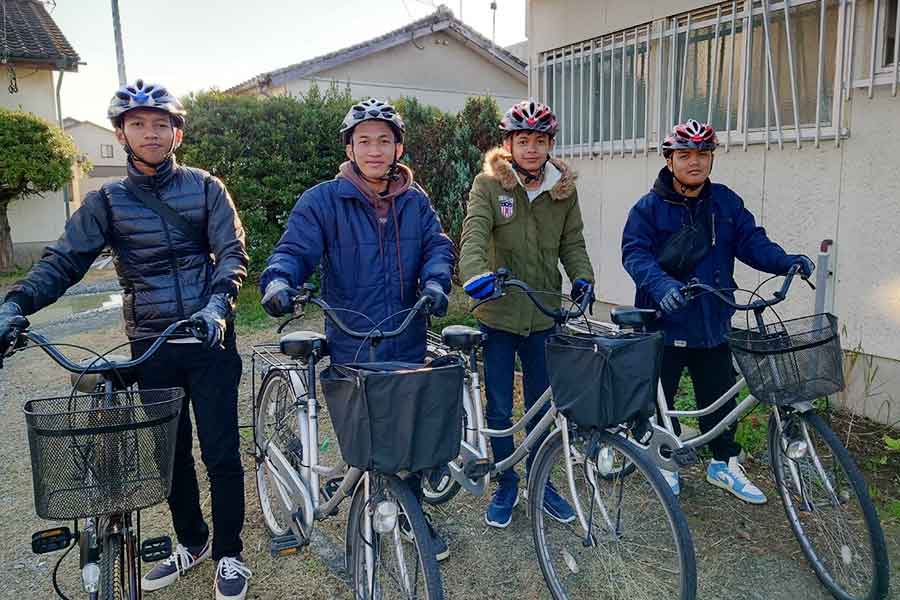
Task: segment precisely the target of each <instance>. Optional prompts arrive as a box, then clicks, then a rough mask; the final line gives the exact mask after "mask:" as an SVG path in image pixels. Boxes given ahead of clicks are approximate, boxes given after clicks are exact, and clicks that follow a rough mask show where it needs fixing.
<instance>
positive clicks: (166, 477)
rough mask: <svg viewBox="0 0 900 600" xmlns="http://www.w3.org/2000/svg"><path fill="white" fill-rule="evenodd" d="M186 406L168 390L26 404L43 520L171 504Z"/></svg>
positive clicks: (36, 492)
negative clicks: (181, 416)
mask: <svg viewBox="0 0 900 600" xmlns="http://www.w3.org/2000/svg"><path fill="white" fill-rule="evenodd" d="M183 398H184V392H183V391H182V390H181V389H180V388H167V389H158V390H140V391H120V392H115V393H112V394H106V393H102V392H101V393H95V394H86V395H77V396H76V395H72V396H62V397H58V398H44V399H39V400H29V401H28V402H26V403H25V421H26V424H27V427H28V444H29V446H30V448H31V476H32V480H33V483H34V508H35V511H36V512H37V514H38V516H39V517H41V518H43V519H48V520H56V521H63V520H69V519H78V518H81V517H92V516H99V515H105V514H112V513H119V512H131V511H133V510H138V509H141V508H146V507H148V506H152V505H153V504H157V503H159V502H162V501H163V500H165V499H166V498H167V497H168V495H169V489H170V487H171V482H172V459H173V457H174V450H175V438H176V433H177V431H178V416H179V411H180V410H181V405H182V400H183Z"/></svg>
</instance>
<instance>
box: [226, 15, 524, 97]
mask: <svg viewBox="0 0 900 600" xmlns="http://www.w3.org/2000/svg"><path fill="white" fill-rule="evenodd" d="M426 29H430V30H431V31H441V30H448V31H450V32H452V33H455V34H456V35H458V36H461V37H463V38H466V39H467V40H469V41H471V42H473V43H474V44H475V45H477V46H478V47H480V48H481V49H482V50H483V51H485V52H486V53H487V54H488V55H489V56H490V58H491V59H492V60H494V61H495V62H497V63H501V64H503V65H505V66H507V67H508V68H510V69H511V70H513V71H516V72H518V74H519V75H520V76H521V77H522V78H523V79H525V78H527V68H528V65H527V64H526V63H524V62H522V61H521V60H519V59H518V58H516V56H514V55H513V54H511V53H510V52H507V51H506V50H504V49H503V48H501V47H500V46H496V45H494V44H493V43H492V42H491V40H489V39H487V38H486V37H484V36H483V35H481V34H480V33H478V32H477V31H475V30H474V29H472V28H471V27H469V26H468V25H466V24H465V23H463V22H462V21H460V20H459V19H457V18H456V17H455V16H453V12H452V11H451V10H450V9H449V8H447V7H446V6H443V5H441V6H440V7H438V9H437V11H436V12H434V13H432V14H430V15H428V16H427V17H424V18H422V19H419V20H418V21H413V22H412V23H410V24H408V25H406V26H404V27H401V28H400V29H396V30H394V31H391V32H390V33H386V34H384V35H382V36H379V37H377V38H373V39H371V40H368V41H366V42H362V43H361V44H356V45H354V46H350V47H348V48H343V49H342V50H337V51H336V52H331V53H329V54H323V55H322V56H317V57H316V58H311V59H309V60H305V61H303V62H299V63H296V64H293V65H290V66H287V67H284V68H282V69H276V70H274V71H269V72H267V73H261V74H259V75H257V76H256V77H253V78H252V79H248V80H247V81H244V82H243V83H239V84H237V85H236V86H234V87H231V88H229V89H228V90H226V92H229V93H234V92H242V91H247V90H250V89H254V88H256V87H257V86H258V85H260V84H274V85H278V82H279V81H285V80H289V79H295V78H298V77H305V76H309V75H312V74H314V73H317V72H319V71H324V70H326V69H330V68H333V67H336V66H338V65H340V64H342V63H345V62H349V61H351V60H356V59H358V58H362V57H363V56H366V55H367V54H371V53H374V52H378V51H380V50H384V49H386V48H389V47H392V46H395V45H397V44H400V43H404V42H408V41H410V40H412V39H414V37H415V36H416V33H417V32H421V31H423V30H426Z"/></svg>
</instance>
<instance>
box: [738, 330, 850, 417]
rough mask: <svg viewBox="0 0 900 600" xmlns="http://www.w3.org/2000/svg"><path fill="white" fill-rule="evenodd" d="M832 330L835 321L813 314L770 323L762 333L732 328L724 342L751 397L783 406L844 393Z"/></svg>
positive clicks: (837, 340)
mask: <svg viewBox="0 0 900 600" xmlns="http://www.w3.org/2000/svg"><path fill="white" fill-rule="evenodd" d="M837 327H838V325H837V317H835V316H834V315H830V314H818V315H812V316H809V317H801V318H799V319H791V320H789V321H782V322H777V323H771V324H768V325H766V326H765V331H762V332H760V331H758V330H755V329H735V330H733V331H731V332H730V333H729V334H728V336H727V339H728V344H729V346H731V352H732V353H733V354H734V357H735V359H736V360H737V363H738V366H739V367H740V369H741V373H742V374H743V375H744V379H746V380H747V386H748V387H749V388H750V391H751V392H752V393H753V395H754V396H755V397H756V398H757V399H758V400H759V401H761V402H765V403H768V404H775V405H787V404H794V403H796V402H804V401H807V402H810V401H812V400H815V399H817V398H821V397H823V396H827V395H829V394H833V393H835V392H838V391H840V390H842V389H844V369H843V361H842V354H841V337H840V334H839V333H838V328H837Z"/></svg>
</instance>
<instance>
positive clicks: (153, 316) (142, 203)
mask: <svg viewBox="0 0 900 600" xmlns="http://www.w3.org/2000/svg"><path fill="white" fill-rule="evenodd" d="M107 114H108V117H109V119H110V121H111V122H112V124H113V126H114V127H115V130H116V137H117V138H118V140H119V142H120V143H121V144H122V146H123V147H124V148H125V150H126V152H127V154H128V176H127V177H125V178H124V179H122V180H121V181H117V182H114V183H108V184H106V185H104V186H103V187H102V188H101V189H100V190H98V191H96V192H90V193H88V194H87V196H86V197H85V199H84V203H83V204H82V206H81V208H79V209H78V210H77V211H75V213H74V214H73V215H72V217H71V218H70V219H69V221H68V223H66V228H65V231H64V232H63V234H62V236H61V237H60V238H59V240H57V241H56V242H55V243H53V244H51V245H50V246H48V248H47V250H46V251H45V253H44V256H43V258H42V259H41V260H40V262H38V263H37V264H36V265H35V266H34V268H32V270H31V272H30V273H29V274H28V275H27V276H26V277H25V278H24V279H23V280H22V281H19V282H18V283H16V284H15V285H14V286H13V287H12V289H11V290H10V292H9V293H8V294H7V296H6V299H5V301H4V304H3V305H2V307H0V354H2V352H3V351H5V350H6V345H7V344H8V342H9V334H10V320H9V319H8V318H7V317H6V316H4V315H10V314H14V315H27V314H30V313H33V312H35V311H38V310H40V309H41V308H43V307H45V306H47V305H49V304H52V303H53V302H55V301H56V300H57V299H58V298H59V297H60V296H62V294H63V293H64V292H65V291H66V289H68V288H69V287H70V286H72V285H74V284H75V283H77V282H78V281H79V280H80V279H81V278H82V277H83V276H84V274H85V273H86V272H87V270H88V269H89V268H90V266H91V264H92V263H93V261H94V259H96V258H97V256H98V255H99V254H100V252H101V251H102V250H103V248H104V247H106V246H109V247H110V248H112V250H113V253H114V255H115V266H116V271H117V273H118V276H119V281H120V282H121V283H122V286H123V288H124V307H123V312H124V316H125V329H126V333H127V335H128V337H129V338H130V339H131V340H132V353H133V354H134V355H135V356H138V355H141V354H143V352H144V351H145V350H146V349H147V348H148V347H149V345H150V344H151V343H152V342H153V341H154V339H155V337H154V336H156V335H158V334H159V333H160V332H162V331H163V330H164V329H165V328H166V327H167V326H169V325H170V324H172V323H173V322H175V321H178V320H182V319H193V320H194V321H195V322H196V323H197V324H198V326H199V327H198V329H199V330H200V332H199V337H200V339H197V340H195V339H193V338H190V339H178V340H172V341H170V342H169V343H167V344H164V345H163V347H162V348H161V349H160V350H159V351H158V352H157V353H156V355H154V356H153V358H151V359H150V360H149V361H148V362H147V363H145V364H144V365H143V366H142V367H140V368H139V372H138V374H137V375H138V383H139V385H140V386H141V387H143V388H164V387H180V388H184V390H185V392H186V398H185V404H184V407H183V410H182V411H181V421H180V423H179V427H178V434H177V439H176V445H175V458H174V467H173V474H172V489H171V493H170V495H169V499H168V500H169V507H170V509H171V511H172V521H173V524H174V528H175V533H176V534H177V536H178V545H177V548H176V550H175V552H174V553H173V554H172V555H171V556H170V557H169V558H168V559H166V560H164V561H162V562H161V563H159V564H157V565H156V566H155V567H154V568H153V569H152V570H151V571H150V572H149V573H147V574H146V575H145V576H144V577H143V579H142V580H141V586H142V588H143V589H144V590H145V591H154V590H158V589H161V588H163V587H166V586H168V585H170V584H172V583H174V582H175V581H176V580H177V579H178V577H179V576H181V575H183V574H184V573H186V572H187V571H188V570H190V569H192V568H193V567H194V566H195V565H196V564H197V563H198V562H200V561H201V560H204V559H206V558H209V557H210V555H212V558H213V559H215V560H216V561H218V564H217V569H216V581H215V589H216V598H217V600H231V599H243V598H244V596H245V595H246V591H247V579H248V578H249V577H250V571H249V569H247V567H246V566H245V565H244V563H243V560H242V558H241V550H242V548H243V546H242V543H241V536H240V534H241V528H242V527H243V523H244V475H243V469H242V467H241V458H240V452H239V438H238V423H237V390H238V382H239V381H240V376H241V359H240V356H239V355H238V353H237V349H236V346H235V335H234V327H233V322H232V307H233V304H234V299H235V298H236V297H237V293H238V290H239V289H240V287H241V284H242V283H243V281H244V278H245V277H246V275H247V262H248V258H247V252H246V249H245V244H244V230H243V227H242V225H241V221H240V219H239V218H238V215H237V210H236V209H235V206H234V203H233V202H232V201H231V198H230V197H229V195H228V191H227V190H226V189H225V186H224V185H223V184H222V182H221V181H219V180H218V179H216V178H214V177H211V176H210V175H209V174H208V173H206V172H204V171H201V170H199V169H192V168H188V167H182V166H180V165H178V164H177V162H176V161H175V150H176V149H177V148H178V146H179V144H180V143H181V140H182V135H183V134H182V130H183V128H184V124H185V111H184V108H183V107H182V106H181V103H180V102H179V101H178V99H177V98H176V97H175V96H173V95H172V94H171V93H170V92H169V91H168V90H167V89H166V88H165V87H163V86H160V85H154V84H150V83H145V82H144V81H142V80H137V81H136V82H135V83H134V84H132V85H126V86H123V87H122V88H120V89H119V90H118V91H117V92H116V94H115V96H113V98H112V101H111V103H110V106H109V109H108V112H107ZM160 207H163V208H160ZM166 207H167V208H168V211H172V213H174V215H175V216H173V214H172V213H167V212H166ZM191 407H192V408H193V412H194V422H195V425H196V427H197V437H198V439H199V442H200V448H201V451H202V457H203V462H204V464H205V465H206V469H207V473H208V477H209V481H210V492H211V497H212V521H213V528H214V531H215V535H214V536H213V538H212V539H211V540H210V532H209V527H208V526H207V524H206V522H205V520H204V518H203V513H202V511H201V509H200V490H199V486H198V483H197V475H196V472H195V470H194V458H193V454H192V451H191V446H192V443H193V441H192V437H193V436H192V432H191V419H190V414H191V411H190V408H191Z"/></svg>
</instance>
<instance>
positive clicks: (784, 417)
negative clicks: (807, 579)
mask: <svg viewBox="0 0 900 600" xmlns="http://www.w3.org/2000/svg"><path fill="white" fill-rule="evenodd" d="M780 415H781V419H780V421H781V427H780V428H779V423H778V420H777V419H776V418H775V413H774V412H773V414H772V416H771V417H770V419H769V456H770V459H771V462H772V470H773V471H774V473H775V483H776V486H777V488H778V494H779V497H780V498H781V503H782V504H783V505H784V510H785V512H786V513H787V517H788V521H789V522H790V525H791V529H793V531H794V535H796V536H797V540H798V541H799V542H800V547H801V549H802V550H803V554H804V555H805V556H806V558H807V560H808V561H809V564H810V565H811V566H812V568H813V570H814V571H815V573H816V576H817V577H818V578H819V580H820V581H821V582H822V584H823V585H824V586H825V587H826V588H827V589H828V591H829V592H831V594H832V595H833V596H834V597H835V598H838V599H839V600H880V599H881V598H887V592H888V580H889V568H888V556H887V548H886V546H885V541H884V532H883V531H882V528H881V522H880V521H879V520H878V514H877V512H876V511H875V506H874V505H873V504H872V499H871V498H870V497H869V491H868V488H867V486H866V482H865V480H864V479H863V477H862V474H861V473H860V471H859V468H858V467H857V466H856V463H855V462H854V461H853V459H852V458H851V456H850V453H849V452H847V449H846V448H844V446H843V444H841V442H840V440H839V439H838V437H837V435H835V433H834V432H833V431H832V430H831V428H830V427H828V425H827V424H826V423H825V421H824V420H823V419H822V417H820V416H819V415H817V414H815V413H812V412H807V413H802V414H801V413H796V412H786V411H783V410H782V412H781V413H780Z"/></svg>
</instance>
